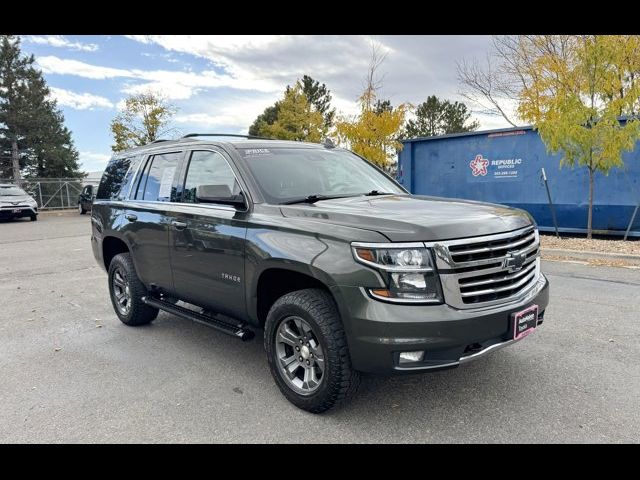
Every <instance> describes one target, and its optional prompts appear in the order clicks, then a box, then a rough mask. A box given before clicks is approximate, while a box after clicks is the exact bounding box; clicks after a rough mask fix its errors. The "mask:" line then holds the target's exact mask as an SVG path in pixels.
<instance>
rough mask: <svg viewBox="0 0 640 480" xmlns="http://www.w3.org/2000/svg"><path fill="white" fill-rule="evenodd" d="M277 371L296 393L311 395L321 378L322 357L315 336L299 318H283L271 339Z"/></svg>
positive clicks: (322, 353)
mask: <svg viewBox="0 0 640 480" xmlns="http://www.w3.org/2000/svg"><path fill="white" fill-rule="evenodd" d="M275 347H276V348H275V352H276V357H277V362H278V372H279V373H280V375H281V376H282V378H283V379H284V381H285V382H286V383H287V385H288V386H289V387H290V388H291V389H292V390H294V391H295V392H296V393H299V394H301V395H311V394H312V393H313V392H315V391H316V390H317V389H318V387H320V385H321V384H322V381H323V380H324V372H325V357H324V352H323V350H322V346H321V345H320V342H319V341H318V337H317V336H316V334H315V333H314V331H313V329H312V328H311V325H309V323H308V322H307V321H305V320H304V319H303V318H300V317H297V316H291V317H286V318H284V319H283V320H282V321H281V322H280V325H279V326H278V330H277V331H276V338H275Z"/></svg>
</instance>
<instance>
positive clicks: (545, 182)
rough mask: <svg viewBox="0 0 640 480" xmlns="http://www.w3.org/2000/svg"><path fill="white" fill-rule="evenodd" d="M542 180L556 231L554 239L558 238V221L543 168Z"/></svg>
mask: <svg viewBox="0 0 640 480" xmlns="http://www.w3.org/2000/svg"><path fill="white" fill-rule="evenodd" d="M542 180H544V186H545V188H546V189H547V198H548V199H549V208H551V218H552V219H553V226H554V227H555V229H556V237H558V238H560V233H559V232H558V220H557V219H556V209H555V207H554V206H553V201H552V200H551V192H550V191H549V183H548V182H547V172H545V171H544V167H542Z"/></svg>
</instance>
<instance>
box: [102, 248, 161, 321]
mask: <svg viewBox="0 0 640 480" xmlns="http://www.w3.org/2000/svg"><path fill="white" fill-rule="evenodd" d="M109 293H110V295H111V303H112V305H113V309H114V310H115V312H116V315H118V318H119V319H120V320H121V321H122V323H124V324H125V325H130V326H137V325H144V324H146V323H150V322H152V321H153V320H154V319H155V318H156V317H157V316H158V309H157V308H153V307H150V306H149V305H147V304H146V303H144V302H143V301H142V297H144V296H145V295H148V292H147V289H146V287H145V286H144V285H143V284H142V282H141V281H140V279H139V278H138V275H137V274H136V270H135V268H134V265H133V260H132V259H131V255H130V254H128V253H121V254H119V255H116V256H115V257H113V260H111V263H110V264H109Z"/></svg>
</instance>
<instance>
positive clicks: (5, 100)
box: [0, 35, 82, 184]
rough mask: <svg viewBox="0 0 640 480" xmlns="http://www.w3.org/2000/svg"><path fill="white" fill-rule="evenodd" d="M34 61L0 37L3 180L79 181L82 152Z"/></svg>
mask: <svg viewBox="0 0 640 480" xmlns="http://www.w3.org/2000/svg"><path fill="white" fill-rule="evenodd" d="M34 62H35V59H34V57H33V55H29V56H25V55H23V54H22V53H21V51H20V40H19V38H17V37H15V36H12V35H2V36H0V177H3V178H7V177H11V178H13V180H14V181H15V182H16V183H18V184H20V183H21V181H22V177H23V176H25V175H26V176H30V177H34V176H38V177H79V176H82V174H81V172H79V166H78V152H77V150H76V149H75V147H74V145H73V140H72V138H71V132H70V131H69V130H68V129H67V128H66V127H65V126H64V116H63V115H62V112H60V110H59V109H58V107H57V104H56V102H55V100H53V99H51V98H50V91H49V89H48V87H47V84H46V82H45V80H44V78H43V76H42V72H40V71H39V70H37V69H36V68H35V67H34Z"/></svg>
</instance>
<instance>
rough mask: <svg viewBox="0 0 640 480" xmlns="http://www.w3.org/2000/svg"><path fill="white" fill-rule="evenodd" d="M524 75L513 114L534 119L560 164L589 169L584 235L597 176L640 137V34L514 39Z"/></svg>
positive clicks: (589, 227) (618, 160)
mask: <svg viewBox="0 0 640 480" xmlns="http://www.w3.org/2000/svg"><path fill="white" fill-rule="evenodd" d="M517 45H518V49H517V51H518V56H517V57H515V56H514V58H515V59H517V58H520V59H523V58H524V59H526V62H520V63H519V64H518V67H519V68H520V69H521V72H523V73H524V74H525V75H523V76H522V77H523V78H527V79H528V81H527V82H526V83H525V85H524V86H523V88H522V89H521V90H520V93H519V107H518V114H519V115H520V116H521V117H522V118H523V119H524V120H526V121H529V122H532V123H533V125H534V127H535V128H536V129H537V130H538V132H539V133H540V136H541V138H542V140H543V141H544V143H545V145H546V147H547V149H548V150H549V151H551V152H558V153H560V154H561V155H562V160H561V163H563V164H567V165H570V166H573V165H576V164H577V165H581V166H584V167H586V168H587V170H588V172H589V209H588V217H587V231H588V233H587V235H588V238H591V235H592V217H593V202H594V179H595V174H596V172H598V171H600V172H603V173H604V174H607V173H608V172H609V170H611V169H612V168H614V167H620V166H622V165H623V161H622V153H623V152H624V151H630V150H632V149H633V148H634V146H635V144H636V142H637V140H638V139H639V138H640V122H639V121H638V118H637V114H638V110H639V107H640V81H639V80H640V79H639V78H638V76H639V75H640V37H639V36H628V35H583V36H568V37H562V38H561V39H553V38H549V36H528V37H523V38H520V39H519V40H518V42H517Z"/></svg>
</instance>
